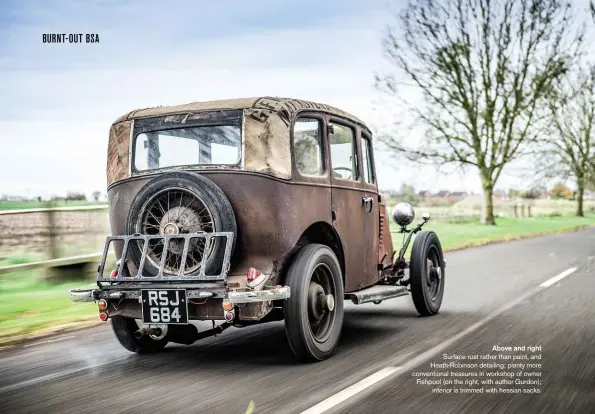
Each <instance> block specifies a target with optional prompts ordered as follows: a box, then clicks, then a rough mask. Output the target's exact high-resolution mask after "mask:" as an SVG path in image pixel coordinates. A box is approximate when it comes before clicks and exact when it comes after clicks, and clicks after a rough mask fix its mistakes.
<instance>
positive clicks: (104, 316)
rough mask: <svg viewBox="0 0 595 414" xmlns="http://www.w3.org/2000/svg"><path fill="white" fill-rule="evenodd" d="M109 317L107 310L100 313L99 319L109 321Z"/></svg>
mask: <svg viewBox="0 0 595 414" xmlns="http://www.w3.org/2000/svg"><path fill="white" fill-rule="evenodd" d="M107 318H109V316H108V314H107V313H105V312H100V313H99V319H101V320H102V321H103V322H105V321H107Z"/></svg>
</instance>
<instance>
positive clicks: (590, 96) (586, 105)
mask: <svg viewBox="0 0 595 414" xmlns="http://www.w3.org/2000/svg"><path fill="white" fill-rule="evenodd" d="M581 69H583V68H581V67H578V68H577V69H576V70H574V71H573V73H572V76H568V77H565V78H563V79H562V80H561V81H560V82H557V83H556V84H555V85H554V86H553V88H552V91H551V93H550V94H548V97H549V99H548V101H547V107H548V110H549V112H550V115H551V121H550V122H549V123H548V127H549V132H550V133H549V134H544V135H543V137H542V138H541V140H542V141H543V144H542V145H541V146H540V151H539V152H538V154H539V159H538V163H539V164H540V165H541V167H542V169H543V173H544V176H548V177H556V176H557V177H562V178H565V179H567V178H572V179H574V181H575V183H576V200H577V207H576V215H577V216H580V217H583V216H584V211H583V197H584V192H585V187H586V186H587V185H588V183H589V180H590V177H592V176H593V171H595V138H594V137H593V136H592V135H593V134H594V133H595V67H593V66H592V67H590V68H588V69H586V70H581Z"/></svg>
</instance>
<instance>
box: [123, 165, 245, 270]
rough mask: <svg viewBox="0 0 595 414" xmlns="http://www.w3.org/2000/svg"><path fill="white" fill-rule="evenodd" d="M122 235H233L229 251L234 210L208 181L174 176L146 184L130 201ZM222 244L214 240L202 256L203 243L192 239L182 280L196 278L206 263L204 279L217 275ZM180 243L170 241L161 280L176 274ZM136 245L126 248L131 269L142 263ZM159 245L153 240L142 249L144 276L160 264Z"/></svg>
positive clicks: (193, 176)
mask: <svg viewBox="0 0 595 414" xmlns="http://www.w3.org/2000/svg"><path fill="white" fill-rule="evenodd" d="M126 231H127V233H128V234H129V235H131V234H142V235H159V234H188V233H200V232H207V233H213V232H232V233H234V239H233V244H234V245H233V246H232V253H233V247H234V246H235V241H236V237H235V235H237V224H236V218H235V215H234V212H233V208H232V206H231V204H230V202H229V200H228V199H227V197H226V196H225V194H224V193H223V191H222V190H221V189H220V188H219V187H218V186H217V184H215V183H214V182H213V181H211V180H209V179H208V178H205V177H203V176H201V175H198V174H195V173H192V172H182V171H176V172H171V173H166V174H163V175H161V176H159V177H157V178H154V179H153V180H151V181H149V182H148V183H147V184H146V185H145V186H144V187H143V188H142V189H141V190H140V191H139V192H138V194H137V195H136V196H135V197H134V199H133V200H132V204H131V206H130V212H129V214H128V221H127V223H126ZM225 242H226V238H224V237H215V238H213V239H212V243H211V245H210V247H208V250H207V251H205V248H206V247H207V246H205V239H204V238H197V239H191V243H190V245H189V246H188V255H187V258H186V263H185V271H184V274H185V275H197V274H199V273H200V267H201V263H202V261H203V260H205V274H206V275H217V274H219V273H220V271H221V270H220V269H221V266H222V264H223V257H224V254H225V245H226V243H225ZM183 246H184V241H183V240H175V239H171V240H170V244H169V248H168V252H167V253H166V259H165V265H164V269H163V270H164V272H163V273H164V274H166V275H172V276H175V275H177V274H178V272H179V269H180V265H181V261H182V260H181V259H182V254H183ZM141 248H142V246H141V245H140V243H131V244H130V256H131V257H132V259H133V260H134V262H135V263H137V265H138V263H139V261H140V258H141V254H142V253H141ZM163 250H164V246H163V241H157V240H152V241H151V242H150V243H149V246H148V247H147V258H146V260H145V264H144V266H143V274H145V275H150V276H155V275H157V273H158V269H159V263H160V260H161V258H162V255H163V254H164V252H163Z"/></svg>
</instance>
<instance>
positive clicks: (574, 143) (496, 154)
mask: <svg viewBox="0 0 595 414" xmlns="http://www.w3.org/2000/svg"><path fill="white" fill-rule="evenodd" d="M591 10H592V11H595V7H594V6H591ZM594 14H595V13H594ZM584 15H586V13H585V10H580V9H579V8H577V7H575V6H573V4H572V3H571V2H567V1H560V0H409V1H408V3H407V5H406V6H405V7H404V9H403V11H402V12H401V13H400V14H399V15H398V16H396V19H395V21H394V23H392V24H390V25H389V26H388V27H387V30H386V33H385V36H384V38H383V48H384V52H385V54H386V57H387V58H388V60H389V62H390V63H391V64H392V67H393V69H392V70H391V71H389V72H387V73H382V74H378V75H376V86H377V88H378V89H379V90H381V91H382V92H384V93H385V94H387V96H389V97H392V98H395V99H396V100H397V101H398V103H399V106H400V107H403V108H406V110H407V112H408V116H407V117H406V119H407V121H406V122H400V123H397V124H396V128H395V129H394V131H391V132H389V133H385V134H383V135H381V136H380V137H379V140H380V141H381V142H382V143H383V144H384V145H385V146H386V147H387V148H388V149H389V150H391V151H393V152H395V153H397V154H399V155H402V156H404V157H406V158H407V159H409V160H410V161H413V162H416V163H433V164H436V165H438V166H440V167H443V166H446V165H454V166H455V167H457V168H462V169H465V170H468V169H472V170H475V171H476V172H477V173H478V175H479V178H480V181H481V185H482V189H483V193H484V198H485V201H484V209H483V211H482V222H483V223H486V224H495V220H494V204H493V193H494V188H495V186H496V184H497V183H498V180H499V178H500V177H501V175H502V172H503V171H504V170H505V169H506V168H510V166H511V165H513V164H514V163H515V162H516V161H523V162H524V163H525V164H527V163H528V164H529V165H531V166H532V171H531V175H532V177H533V178H534V179H535V180H538V179H551V178H554V177H558V178H562V179H572V180H573V181H574V183H575V185H576V201H577V208H576V214H577V215H578V216H583V215H584V211H583V195H584V191H585V189H586V188H587V187H588V186H589V185H592V183H593V181H594V179H595V139H594V138H593V137H592V134H593V133H595V131H594V124H595V61H593V60H592V59H591V58H590V57H589V56H588V53H587V51H588V49H587V46H588V42H585V35H586V34H587V33H588V31H589V30H591V27H590V26H592V22H587V21H581V18H582V16H584ZM587 15H588V14H587ZM411 88H413V89H414V90H416V91H418V94H416V97H417V98H419V99H417V100H416V101H415V102H412V101H411V99H410V96H409V95H410V93H408V91H410V90H411ZM411 115H413V116H411ZM412 127H420V128H421V129H422V130H423V131H424V135H423V138H422V139H421V140H419V142H409V141H408V140H407V136H408V135H410V132H409V131H410V130H411V128H412Z"/></svg>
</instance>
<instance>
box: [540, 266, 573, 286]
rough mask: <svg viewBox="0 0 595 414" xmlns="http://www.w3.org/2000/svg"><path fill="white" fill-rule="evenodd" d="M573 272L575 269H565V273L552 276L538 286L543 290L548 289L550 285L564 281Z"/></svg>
mask: <svg viewBox="0 0 595 414" xmlns="http://www.w3.org/2000/svg"><path fill="white" fill-rule="evenodd" d="M574 272H576V267H571V268H570V269H566V270H565V271H563V272H562V273H560V274H559V275H558V276H554V277H552V278H551V279H548V280H546V281H545V282H543V283H542V284H541V285H540V286H541V287H544V288H548V287H550V286H551V285H553V284H554V283H556V282H559V281H560V280H562V279H564V278H565V277H566V276H568V275H571V274H573V273H574Z"/></svg>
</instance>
